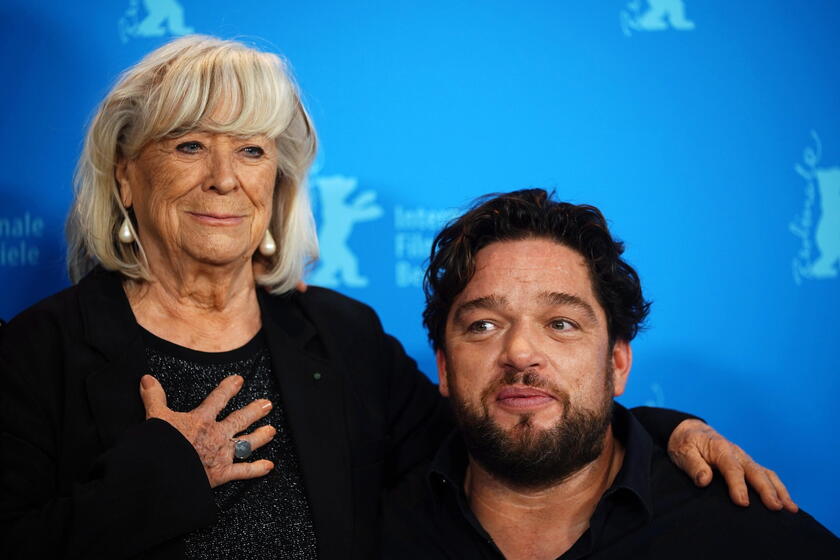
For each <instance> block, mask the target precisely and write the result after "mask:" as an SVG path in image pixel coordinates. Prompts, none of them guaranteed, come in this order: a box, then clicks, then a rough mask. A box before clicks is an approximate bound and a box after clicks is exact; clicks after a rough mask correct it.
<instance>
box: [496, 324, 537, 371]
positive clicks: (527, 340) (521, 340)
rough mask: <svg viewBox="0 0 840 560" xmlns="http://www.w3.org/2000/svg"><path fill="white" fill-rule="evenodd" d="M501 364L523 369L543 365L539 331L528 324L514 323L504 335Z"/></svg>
mask: <svg viewBox="0 0 840 560" xmlns="http://www.w3.org/2000/svg"><path fill="white" fill-rule="evenodd" d="M501 359H502V364H501V365H502V366H503V367H508V368H514V369H515V370H517V371H523V370H526V369H530V368H539V367H542V366H544V365H545V354H544V352H543V347H542V343H541V341H540V337H539V333H538V332H535V329H534V328H533V327H531V326H528V325H515V326H513V327H512V328H511V329H510V330H509V331H508V332H507V333H506V335H505V345H504V351H503V352H502V356H501Z"/></svg>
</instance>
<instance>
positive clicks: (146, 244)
mask: <svg viewBox="0 0 840 560" xmlns="http://www.w3.org/2000/svg"><path fill="white" fill-rule="evenodd" d="M315 147H316V139H315V132H314V129H313V127H312V124H311V122H310V120H309V117H308V116H307V114H306V111H305V110H304V108H303V106H302V104H301V101H300V98H299V94H298V92H297V89H296V87H295V86H294V84H293V83H292V81H291V80H290V78H289V76H288V74H287V72H286V70H285V68H284V65H283V64H282V63H281V61H280V60H279V59H278V58H277V57H276V56H274V55H272V54H267V53H263V52H259V51H256V50H254V49H251V48H248V47H245V46H243V45H242V44H239V43H235V42H229V41H220V40H217V39H213V38H209V37H187V38H182V39H179V40H176V41H173V42H172V43H170V44H168V45H165V46H163V47H161V48H160V49H158V50H156V51H154V52H153V53H151V54H149V55H148V56H147V57H146V58H145V59H144V60H142V61H141V62H140V63H139V64H137V65H136V66H135V67H133V68H131V69H129V70H128V71H127V72H126V73H125V74H124V75H123V76H122V77H121V78H120V80H119V81H118V83H117V84H116V86H115V87H114V88H113V90H112V91H111V92H110V93H109V94H108V95H107V97H106V98H105V100H104V101H103V102H102V104H101V106H100V107H99V110H98V111H97V113H96V115H95V117H94V119H93V122H92V124H91V126H90V130H89V132H88V134H87V139H86V142H85V147H84V151H83V153H82V156H81V161H80V163H79V168H78V175H77V192H76V198H75V201H74V203H73V207H72V210H71V214H70V218H69V221H68V228H67V230H68V238H69V243H68V245H69V255H68V256H69V268H70V274H71V278H72V279H73V281H74V283H75V285H74V286H73V287H71V288H69V289H67V290H65V291H63V292H61V293H59V294H56V295H54V296H52V297H50V298H48V299H46V300H44V301H43V302H41V303H39V304H37V305H36V306H34V307H32V308H31V309H29V310H27V311H25V312H24V313H22V314H21V315H20V316H18V317H17V318H16V319H15V320H13V321H12V322H11V323H10V324H9V325H8V326H6V327H3V329H2V332H3V337H2V343H0V379H1V380H2V387H3V390H2V396H3V401H2V407H0V450H1V451H2V454H3V455H2V465H3V466H2V469H3V473H2V478H0V530H2V534H0V543H2V544H0V548H2V554H0V555H2V556H3V557H4V558H17V557H24V556H25V557H27V558H33V557H37V558H58V557H71V558H124V557H143V558H234V557H235V558H252V559H259V558H316V557H318V558H365V559H367V558H374V557H376V556H377V555H378V553H377V550H378V549H377V547H378V542H379V541H378V527H379V521H380V515H381V514H380V508H379V498H380V496H381V495H382V492H384V491H385V490H386V489H387V488H389V487H391V486H392V485H393V484H394V483H395V482H396V481H397V480H399V479H400V478H401V477H402V476H403V475H404V474H405V473H407V472H408V471H410V470H411V469H413V468H415V467H417V466H418V465H420V464H421V463H423V461H424V460H426V459H428V458H429V456H430V455H431V454H432V453H433V451H434V449H435V448H436V446H437V443H438V439H439V437H440V436H441V434H442V433H444V432H446V431H447V430H448V429H450V427H451V425H450V419H449V416H448V413H447V410H446V406H445V403H443V402H442V400H441V398H440V397H439V396H438V393H437V391H436V389H435V387H434V386H433V385H432V384H431V383H430V382H429V381H428V380H427V379H426V378H425V377H424V376H423V375H422V374H421V373H419V372H418V371H417V369H416V366H415V364H414V362H413V361H412V360H411V359H410V358H408V357H407V356H406V355H405V353H404V352H403V350H402V348H401V347H400V345H399V344H398V343H397V342H396V341H395V340H394V339H393V338H391V337H389V336H387V335H386V334H384V333H383V331H382V328H381V326H380V324H379V321H378V319H377V317H376V315H375V314H374V313H373V311H371V310H370V309H369V308H368V307H366V306H364V305H362V304H360V303H358V302H355V301H352V300H350V299H348V298H346V297H343V296H341V295H339V294H337V293H334V292H331V291H328V290H323V289H317V288H311V289H309V290H307V291H305V292H301V291H296V290H295V286H296V285H297V284H298V283H299V282H300V281H301V279H302V275H303V271H304V267H305V266H306V264H307V263H309V262H310V261H311V260H312V259H314V258H315V256H316V253H317V243H316V239H315V232H314V228H313V220H312V215H311V211H310V208H309V203H308V200H307V196H306V191H305V189H304V186H303V183H304V179H305V177H306V174H307V170H308V168H309V165H310V163H311V161H312V158H313V155H314V153H315ZM638 414H640V415H644V416H646V418H647V425H648V426H649V427H651V428H652V429H654V430H656V429H657V428H658V431H659V433H660V434H662V435H661V438H662V439H663V441H662V443H663V445H664V444H666V443H667V438H668V434H669V433H670V432H671V429H672V428H673V427H674V425H676V424H677V422H678V421H679V420H681V419H682V418H683V417H682V416H679V417H677V418H676V419H675V416H673V413H668V412H658V413H657V412H656V411H653V412H651V411H648V412H647V413H646V414H642V413H641V412H639V413H638ZM694 422H695V427H694V428H692V427H691V426H690V424H689V423H686V424H685V425H681V427H680V434H681V437H676V436H675V437H672V438H671V444H672V447H671V449H672V452H674V453H675V454H676V455H684V456H685V457H686V460H685V462H684V466H685V467H686V468H688V469H689V471H690V472H691V473H692V475H695V474H700V473H702V475H703V477H705V478H710V477H711V471H710V470H709V468H708V465H707V464H706V463H704V462H703V461H702V460H701V459H700V457H699V455H698V454H697V451H696V450H695V447H699V448H701V449H703V450H707V451H706V457H708V458H709V459H714V458H717V461H716V462H717V464H718V465H719V466H721V467H726V472H727V473H728V474H727V476H731V477H732V480H733V481H734V482H732V484H733V486H732V487H733V491H734V492H738V491H742V490H743V489H744V482H743V474H742V471H741V470H740V469H741V468H742V466H741V463H743V466H744V467H746V469H747V475H748V478H750V477H752V480H751V482H753V484H757V485H758V487H759V489H760V490H762V491H764V492H765V496H766V499H767V500H768V503H770V500H772V499H775V498H773V497H774V496H776V495H777V492H778V495H779V496H780V497H781V498H784V499H786V494H785V493H784V488H783V486H781V483H777V482H776V481H775V480H771V479H769V478H768V476H770V475H768V474H766V472H765V471H763V470H762V469H760V468H759V467H758V466H756V465H755V464H754V463H752V462H751V461H749V459H748V458H747V457H746V456H745V455H743V454H742V453H741V452H740V451H739V450H738V449H737V448H735V447H731V446H730V444H728V442H725V440H722V439H721V438H719V436H717V435H716V434H714V433H713V432H711V430H704V429H697V428H696V423H697V421H694ZM651 424H652V425H651ZM692 434H693V435H694V436H696V437H694V436H693V435H692ZM709 434H711V435H709ZM692 446H694V447H692ZM252 452H253V456H250V457H249V455H250V454H251V453H252ZM739 461H740V462H739ZM776 506H777V507H781V502H779V503H778V504H776Z"/></svg>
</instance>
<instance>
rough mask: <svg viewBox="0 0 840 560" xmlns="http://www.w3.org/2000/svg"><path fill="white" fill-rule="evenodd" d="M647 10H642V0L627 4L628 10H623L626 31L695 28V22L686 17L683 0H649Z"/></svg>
mask: <svg viewBox="0 0 840 560" xmlns="http://www.w3.org/2000/svg"><path fill="white" fill-rule="evenodd" d="M647 5H648V6H647V10H646V11H644V12H643V11H642V9H641V0H633V1H632V2H630V3H628V4H627V10H625V11H623V12H621V20H622V21H621V23H622V27H623V28H624V33H625V34H626V35H630V29H633V30H635V31H662V30H665V29H668V28H669V24H670V28H672V29H678V30H680V31H689V30H691V29H694V22H693V21H689V20H688V19H687V18H686V17H685V3H684V2H683V0H648V1H647Z"/></svg>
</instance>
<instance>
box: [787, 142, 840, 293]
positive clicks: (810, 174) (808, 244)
mask: <svg viewBox="0 0 840 560" xmlns="http://www.w3.org/2000/svg"><path fill="white" fill-rule="evenodd" d="M811 138H812V139H813V140H814V146H813V147H810V146H809V147H807V148H805V150H804V151H803V154H802V160H803V163H801V164H800V163H797V164H796V165H795V166H794V169H796V172H797V173H799V175H801V176H802V178H803V179H805V203H804V205H803V208H802V212H801V213H800V214H799V216H797V217H796V218H795V219H794V221H792V222H791V223H790V226H789V227H790V231H791V232H792V233H793V234H794V235H795V236H797V237H798V238H799V239H800V240H801V245H800V247H799V252H798V253H797V254H796V257H794V259H793V279H794V280H795V281H796V283H797V284H801V283H802V279H803V278H836V277H837V275H838V272H840V271H839V270H838V269H840V167H836V166H835V167H819V165H818V164H819V163H820V159H821V158H822V143H821V142H820V138H819V136H817V133H816V132H815V131H813V130H812V131H811Z"/></svg>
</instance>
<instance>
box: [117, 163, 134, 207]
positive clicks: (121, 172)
mask: <svg viewBox="0 0 840 560" xmlns="http://www.w3.org/2000/svg"><path fill="white" fill-rule="evenodd" d="M129 165H131V162H130V161H129V160H128V159H126V158H122V159H120V161H118V162H117V165H116V167H115V169H114V178H115V179H116V180H117V189H118V190H119V193H120V201H121V202H122V205H123V208H131V205H132V203H133V198H132V196H131V181H129V179H128V176H129V171H128V168H129Z"/></svg>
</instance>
